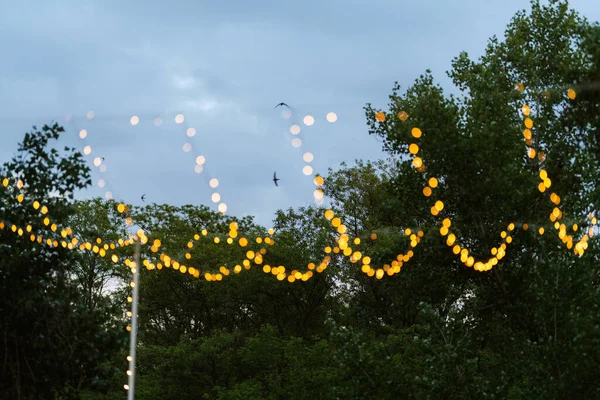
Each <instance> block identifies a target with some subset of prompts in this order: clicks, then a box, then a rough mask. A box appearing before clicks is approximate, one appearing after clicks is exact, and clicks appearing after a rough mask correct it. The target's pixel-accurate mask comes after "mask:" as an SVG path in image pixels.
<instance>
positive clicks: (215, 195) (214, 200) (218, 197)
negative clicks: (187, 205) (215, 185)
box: [210, 192, 221, 203]
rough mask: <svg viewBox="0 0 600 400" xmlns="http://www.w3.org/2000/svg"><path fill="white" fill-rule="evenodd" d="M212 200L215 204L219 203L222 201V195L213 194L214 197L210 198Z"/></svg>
mask: <svg viewBox="0 0 600 400" xmlns="http://www.w3.org/2000/svg"><path fill="white" fill-rule="evenodd" d="M210 199H211V200H212V201H213V203H218V202H219V201H221V195H220V194H219V193H217V192H215V193H213V194H212V196H210Z"/></svg>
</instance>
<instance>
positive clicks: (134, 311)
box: [127, 238, 142, 400]
mask: <svg viewBox="0 0 600 400" xmlns="http://www.w3.org/2000/svg"><path fill="white" fill-rule="evenodd" d="M133 259H134V261H135V272H134V273H133V302H132V306H131V332H130V335H129V357H130V358H129V391H128V392H127V400H133V399H134V395H135V393H134V392H135V348H136V344H137V343H136V342H137V330H138V324H137V316H138V298H139V292H140V285H139V282H140V270H141V267H142V266H141V265H140V238H138V239H137V243H136V245H135V255H134V258H133Z"/></svg>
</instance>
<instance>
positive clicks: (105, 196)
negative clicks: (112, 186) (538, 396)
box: [104, 192, 113, 200]
mask: <svg viewBox="0 0 600 400" xmlns="http://www.w3.org/2000/svg"><path fill="white" fill-rule="evenodd" d="M104 198H105V199H106V200H111V199H112V198H113V195H112V192H106V193H105V194H104Z"/></svg>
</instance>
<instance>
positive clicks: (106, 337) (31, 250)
mask: <svg viewBox="0 0 600 400" xmlns="http://www.w3.org/2000/svg"><path fill="white" fill-rule="evenodd" d="M61 132H63V129H62V128H61V127H59V126H58V125H56V124H55V125H53V126H44V127H43V128H42V129H41V130H37V129H36V128H35V127H34V130H33V131H32V132H31V133H28V134H26V135H25V139H24V140H23V142H22V144H21V145H20V146H19V153H18V154H17V156H15V157H14V158H13V160H11V161H10V162H7V163H5V164H4V166H3V168H2V169H1V170H0V175H1V176H2V177H10V178H12V179H13V182H14V181H16V180H19V179H20V180H22V181H23V184H24V186H23V188H22V190H21V192H22V193H25V194H26V198H27V199H28V200H25V201H24V202H22V203H18V202H17V201H16V197H17V188H16V187H14V185H11V186H9V187H6V188H5V187H4V186H2V190H0V221H2V222H4V223H5V224H6V227H5V229H3V230H0V337H1V338H2V339H1V340H2V347H1V354H2V356H1V357H0V363H1V364H2V365H1V366H0V392H1V393H2V397H3V398H7V399H46V398H53V397H55V396H57V397H59V398H71V397H73V398H77V397H78V392H79V389H80V388H82V387H90V386H95V385H100V386H101V385H102V383H103V382H105V377H103V376H101V375H100V371H99V370H98V365H100V364H101V363H102V362H104V361H106V360H107V359H110V357H111V356H112V354H114V351H116V350H117V349H118V348H120V347H121V346H122V345H123V344H124V343H125V342H124V340H123V339H125V337H124V335H119V333H118V332H119V330H118V327H117V321H116V320H115V318H114V313H115V311H116V310H115V308H114V307H112V306H111V305H104V306H91V305H89V304H86V303H85V302H82V301H81V300H82V290H81V287H80V286H79V285H78V284H77V283H76V282H75V281H74V280H73V276H72V274H73V263H74V262H75V260H74V258H73V253H72V252H70V251H68V250H66V249H64V248H62V247H58V248H51V247H48V246H46V245H44V244H39V243H37V242H35V243H32V242H30V241H29V239H28V236H29V234H28V233H26V234H25V237H18V236H16V235H14V234H13V233H12V232H9V230H8V227H9V226H12V224H15V225H17V226H21V227H25V226H26V225H28V224H29V225H31V227H32V229H33V232H36V234H37V235H44V236H45V237H52V232H51V230H50V228H49V227H47V226H45V225H44V224H43V222H42V220H43V218H42V217H41V215H40V214H39V213H38V212H34V209H33V208H32V206H31V205H32V202H33V201H34V200H36V199H37V200H39V201H42V202H43V203H44V204H46V205H47V206H48V209H49V212H48V216H49V217H51V219H52V221H54V222H55V223H57V224H60V225H63V226H64V225H65V222H66V220H67V219H68V217H69V215H70V214H72V212H73V207H72V199H73V192H74V191H75V190H77V189H81V188H83V187H85V186H86V185H87V184H89V170H88V168H87V167H86V166H85V164H84V161H83V159H82V157H81V154H79V153H77V152H76V151H75V150H74V149H70V148H65V149H64V152H59V151H58V150H56V149H55V148H53V147H51V146H52V142H53V141H54V140H56V139H58V137H59V135H60V133H61ZM53 193H60V194H61V195H60V196H55V195H52V194H53Z"/></svg>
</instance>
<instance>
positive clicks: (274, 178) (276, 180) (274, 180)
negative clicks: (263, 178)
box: [273, 172, 280, 187]
mask: <svg viewBox="0 0 600 400" xmlns="http://www.w3.org/2000/svg"><path fill="white" fill-rule="evenodd" d="M279 180H280V179H279V178H277V172H273V182H275V186H277V187H279V184H278V183H277V182H278V181H279Z"/></svg>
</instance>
